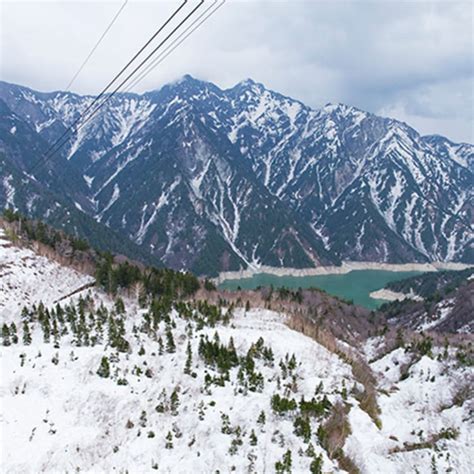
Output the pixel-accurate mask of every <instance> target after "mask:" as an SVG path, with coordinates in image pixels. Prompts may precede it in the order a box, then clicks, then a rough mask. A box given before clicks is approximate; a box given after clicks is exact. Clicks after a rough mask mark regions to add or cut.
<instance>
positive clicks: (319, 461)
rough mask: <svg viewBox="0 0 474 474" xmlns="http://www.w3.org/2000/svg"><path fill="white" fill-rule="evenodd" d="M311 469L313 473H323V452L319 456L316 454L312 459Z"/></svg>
mask: <svg viewBox="0 0 474 474" xmlns="http://www.w3.org/2000/svg"><path fill="white" fill-rule="evenodd" d="M309 471H310V472H311V474H322V472H323V458H322V457H321V454H320V455H319V456H315V457H314V459H313V460H312V461H311V464H310V466H309Z"/></svg>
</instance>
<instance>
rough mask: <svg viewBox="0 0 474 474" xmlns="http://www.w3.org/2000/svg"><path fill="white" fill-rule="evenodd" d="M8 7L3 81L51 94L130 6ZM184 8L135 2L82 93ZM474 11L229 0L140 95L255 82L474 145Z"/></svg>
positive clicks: (82, 83) (436, 5)
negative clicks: (194, 83)
mask: <svg viewBox="0 0 474 474" xmlns="http://www.w3.org/2000/svg"><path fill="white" fill-rule="evenodd" d="M193 1H194V2H195V0H189V3H192V2H193ZM207 1H209V0H206V2H207ZM0 3H1V10H0V13H1V57H0V65H1V79H2V80H6V81H9V82H14V83H18V84H22V85H27V86H29V87H31V88H33V89H37V90H43V91H50V90H57V89H64V88H65V87H66V85H67V84H68V82H69V80H70V79H71V77H72V76H73V75H74V73H75V72H76V70H77V68H78V67H79V66H80V64H81V63H82V61H83V60H84V59H85V57H86V56H87V54H88V53H89V51H90V49H91V48H92V46H93V45H94V44H95V43H96V41H97V39H98V37H99V36H100V35H101V34H102V32H103V31H104V29H105V28H106V26H107V25H108V24H109V22H110V21H111V19H112V17H113V16H114V14H115V13H116V12H117V10H118V9H119V7H120V5H121V3H123V2H120V1H102V2H98V1H91V0H88V1H86V0H84V1H80V2H79V1H70V0H67V1H66V0H58V1H54V2H51V1H39V0H35V1H28V2H26V1H22V0H14V1H8V0H0ZM178 4H179V2H178V1H174V2H171V1H160V0H155V1H143V0H142V1H140V0H129V1H128V3H127V5H126V6H125V8H124V10H123V11H122V13H121V15H120V17H119V18H118V20H117V22H116V23H115V25H114V26H113V28H112V29H111V30H110V32H109V34H108V35H107V36H106V38H105V39H104V41H103V42H102V44H101V45H100V46H99V48H98V49H97V51H96V53H95V54H94V56H93V57H92V59H91V61H90V62H89V63H88V64H87V66H86V68H85V69H84V70H83V72H82V73H81V75H80V76H79V77H78V79H77V81H76V82H75V83H74V85H73V87H72V89H73V90H74V91H76V92H79V93H92V94H93V93H97V92H100V90H101V88H102V87H103V86H104V85H106V84H107V82H108V81H109V80H110V79H111V78H112V77H113V75H114V74H115V73H116V72H118V71H119V70H120V69H121V67H123V66H124V65H125V63H126V62H127V60H128V59H129V58H131V57H132V55H133V54H134V53H135V52H136V51H137V50H138V49H139V47H140V46H141V45H142V44H143V43H144V42H145V41H146V40H147V39H148V37H149V36H151V34H152V33H153V32H154V31H155V30H156V28H157V26H158V25H160V23H162V22H163V21H164V19H165V18H166V17H167V16H168V15H169V14H170V13H171V11H172V10H173V9H175V8H176V7H177V5H178ZM193 5H194V4H193ZM190 8H192V6H191V7H190ZM203 8H204V7H203ZM473 9H474V2H472V1H466V2H461V1H454V0H453V1H416V0H411V1H386V0H377V1H376V0H373V1H367V0H366V1H357V0H354V1H345V2H342V1H335V0H331V1H319V0H308V1H295V0H288V1H265V0H260V1H259V0H247V1H243V0H240V1H239V0H228V1H227V3H226V4H225V5H224V6H223V7H222V8H221V9H220V10H219V11H218V12H217V13H216V14H215V16H213V17H212V18H211V19H210V20H209V21H208V22H207V23H205V24H204V25H203V26H202V27H201V28H200V29H199V30H198V31H197V32H196V33H195V34H193V35H192V36H191V37H190V38H189V39H188V40H187V41H186V42H185V43H183V45H182V46H181V47H179V48H178V49H176V51H175V52H174V53H173V54H172V55H171V56H170V57H169V58H167V59H166V61H164V62H163V63H162V64H161V65H160V66H159V67H158V68H157V69H156V70H155V71H154V72H153V73H152V74H150V76H148V77H147V78H146V80H144V81H143V83H141V84H140V85H139V87H138V88H137V89H136V90H137V92H142V91H144V90H150V89H155V88H158V87H160V86H161V85H162V84H164V83H166V82H169V81H172V80H175V79H177V78H179V77H180V76H182V75H184V74H186V73H190V74H192V75H193V76H196V77H198V78H201V79H206V80H209V81H212V82H215V83H216V84H217V85H219V86H221V87H231V86H232V85H234V84H235V83H236V82H239V81H240V80H242V79H245V78H248V77H251V78H253V79H254V80H256V81H258V82H262V83H264V84H265V85H266V86H267V87H269V88H271V89H274V90H277V91H279V92H282V93H284V94H286V95H289V96H292V97H294V98H297V99H300V100H302V101H303V102H305V103H307V104H308V105H311V106H313V107H319V106H321V105H324V104H326V103H328V102H343V103H347V104H350V105H354V106H357V107H359V108H361V109H364V110H368V111H370V112H374V113H378V114H382V115H386V116H391V117H395V118H398V119H401V120H404V121H406V122H407V123H409V124H410V125H412V126H414V127H415V128H417V129H418V130H419V131H420V132H421V133H426V134H427V133H439V134H443V135H446V136H448V137H449V138H451V139H453V140H457V141H468V142H471V143H474V132H473V128H474V123H473V117H474V110H473V108H474V105H473V104H474V99H473V96H474V89H473V88H474V65H473V59H472V58H473V56H474V37H473V35H474V32H473V26H472V25H473V16H474V15H473Z"/></svg>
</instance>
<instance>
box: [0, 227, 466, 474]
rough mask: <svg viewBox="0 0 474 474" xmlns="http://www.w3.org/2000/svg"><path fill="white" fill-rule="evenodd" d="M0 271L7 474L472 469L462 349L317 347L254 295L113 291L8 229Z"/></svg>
mask: <svg viewBox="0 0 474 474" xmlns="http://www.w3.org/2000/svg"><path fill="white" fill-rule="evenodd" d="M23 245H24V244H23ZM0 272H1V280H0V281H1V282H2V285H1V286H0V325H1V326H2V345H1V346H0V359H1V364H0V367H1V377H0V380H1V382H0V383H1V387H0V393H1V397H2V403H1V404H0V410H1V414H0V436H1V445H2V460H1V464H2V469H3V470H4V471H5V472H47V473H50V472H66V471H68V472H69V471H72V470H77V471H80V472H91V473H92V472H94V473H102V472H112V471H117V472H125V471H128V472H154V471H155V470H158V472H165V473H188V472H199V473H211V472H212V473H213V472H216V471H217V470H218V471H219V472H237V473H244V472H277V473H282V474H283V473H286V474H288V473H294V474H299V473H303V472H312V473H322V472H341V473H342V472H361V473H362V474H365V473H367V474H371V473H374V474H375V473H377V474H378V473H380V472H384V473H387V474H391V473H393V474H395V473H402V472H403V473H405V472H419V473H420V474H425V473H432V472H433V471H434V470H438V472H457V473H460V474H467V473H468V472H470V471H469V470H470V460H471V459H472V420H471V419H470V417H469V413H470V409H472V407H470V400H469V390H470V388H469V387H470V384H471V383H472V371H471V370H470V368H469V367H468V366H466V364H464V363H461V360H462V354H465V353H464V352H463V349H462V347H461V348H459V347H456V346H452V347H445V348H443V347H437V346H431V343H430V342H429V341H430V340H429V339H423V340H420V342H419V343H418V344H415V345H412V346H410V347H409V346H408V343H407V346H406V348H405V349H404V348H402V347H400V344H403V343H402V342H399V343H398V345H397V346H396V348H395V349H394V348H393V347H392V345H391V344H392V343H391V342H390V339H389V337H388V335H386V336H378V337H375V338H370V339H369V340H368V341H366V342H365V343H362V341H361V346H360V347H357V346H355V347H353V348H350V347H349V346H348V344H347V343H344V342H341V341H334V342H333V344H335V345H332V346H331V344H326V346H323V345H322V340H321V343H320V342H316V340H314V339H312V338H310V337H308V336H306V335H304V334H302V333H301V332H299V331H297V330H292V329H290V327H289V326H293V325H292V324H291V315H290V313H284V312H281V311H270V310H267V309H263V307H261V306H260V305H259V304H258V303H257V302H253V303H252V308H251V309H248V308H247V309H244V308H243V307H240V305H237V306H234V305H231V306H226V307H220V306H214V305H213V304H212V303H211V302H209V301H208V302H206V301H203V300H202V299H201V296H200V297H199V301H197V300H193V299H191V300H188V301H175V302H174V303H173V305H171V306H170V307H169V310H166V307H167V304H168V303H166V301H164V300H160V299H154V300H151V299H150V300H149V301H148V303H144V301H143V299H139V300H137V297H136V295H135V294H134V292H129V293H128V295H127V292H123V293H122V294H121V295H117V297H115V298H114V297H112V296H110V295H108V294H106V293H105V292H104V291H102V290H101V289H99V288H87V289H81V288H83V287H84V285H88V284H89V283H90V282H91V277H90V276H88V275H84V274H81V273H79V272H77V271H75V270H72V269H70V268H68V267H64V266H61V265H59V264H58V263H56V262H54V261H52V260H49V259H48V258H46V257H44V256H39V255H37V254H36V252H35V251H34V249H33V248H29V247H28V246H26V247H22V248H19V247H16V246H15V245H14V244H12V243H11V242H10V241H8V240H7V238H6V234H5V231H3V230H2V231H1V233H0ZM71 294H73V295H72V296H71ZM119 296H122V298H119ZM227 296H228V297H230V295H227ZM248 296H249V295H248ZM326 298H327V296H326ZM23 306H25V309H21V307H23ZM299 314H302V313H299ZM397 337H398V336H397ZM443 344H444V343H443ZM331 347H332V348H331ZM344 353H345V354H346V355H344ZM464 356H465V355H464ZM468 357H470V356H469V355H468ZM359 358H360V359H361V360H363V359H367V360H368V361H369V364H367V363H362V362H360V361H359V362H356V361H357V360H359ZM362 368H363V369H362ZM372 379H373V381H372ZM369 386H371V387H373V389H374V390H375V392H373V393H372V397H368V395H367V390H368V387H369ZM374 397H375V398H374Z"/></svg>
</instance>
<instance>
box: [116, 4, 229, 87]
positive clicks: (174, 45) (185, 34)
mask: <svg viewBox="0 0 474 474" xmlns="http://www.w3.org/2000/svg"><path fill="white" fill-rule="evenodd" d="M218 1H219V0H215V1H214V2H213V3H212V5H210V6H209V7H208V8H207V9H206V10H204V11H203V12H202V13H201V15H199V17H198V18H196V19H195V20H194V21H193V23H192V24H191V25H189V26H188V27H187V28H186V29H185V30H184V31H183V32H182V33H181V34H180V35H179V36H178V37H177V38H176V39H175V40H174V41H173V42H172V43H171V44H170V45H168V46H167V47H166V48H165V49H164V50H163V51H162V52H161V53H160V54H159V55H158V56H157V57H156V58H155V59H154V60H153V61H152V62H151V63H150V64H149V65H148V66H147V67H146V68H145V70H144V71H142V72H141V73H140V74H139V76H138V77H137V78H136V79H134V80H133V81H132V83H131V84H130V85H128V86H127V88H126V90H125V91H124V92H130V91H131V90H132V89H133V88H134V87H136V86H137V85H138V84H139V83H140V82H142V81H143V79H145V77H147V76H148V75H149V74H150V73H151V72H152V71H154V70H155V69H156V68H157V67H158V65H159V64H161V63H162V62H163V61H164V60H165V59H166V58H167V57H168V56H169V55H170V54H171V53H172V52H173V51H174V50H175V49H176V48H178V47H179V46H180V45H181V44H182V43H183V42H184V41H185V40H186V39H187V38H188V37H189V36H191V35H192V34H193V33H194V32H195V31H196V30H197V29H198V28H199V27H200V26H201V25H202V24H204V23H205V22H206V21H207V20H208V19H209V18H210V17H211V16H212V15H214V13H216V12H217V10H219V8H221V7H222V6H223V5H224V4H225V2H226V0H222V2H221V3H220V4H219V5H218V6H217V7H216V8H214V7H215V5H216V3H217V2H218ZM212 8H214V10H212V11H211V12H210V13H209V14H208V15H207V16H206V17H205V18H203V17H204V16H205V15H206V13H208V12H209V11H210V10H211V9H212ZM201 18H203V19H202V20H201V21H200V22H199V20H200V19H201ZM198 22H199V23H198ZM196 23H198V24H197V25H196ZM194 25H196V26H194ZM193 26H194V28H193ZM189 30H191V31H189Z"/></svg>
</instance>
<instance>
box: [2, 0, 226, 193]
mask: <svg viewBox="0 0 474 474" xmlns="http://www.w3.org/2000/svg"><path fill="white" fill-rule="evenodd" d="M127 1H128V0H127ZM217 1H218V0H215V1H214V2H213V4H212V5H211V6H210V7H208V8H207V9H206V10H205V11H204V12H203V13H202V14H201V15H199V17H198V18H197V19H195V20H194V21H193V22H192V23H191V24H190V25H189V26H188V27H186V29H185V30H184V31H183V32H181V33H180V34H179V36H178V38H176V39H175V40H174V41H172V43H171V44H170V45H169V46H168V47H166V48H165V50H164V51H163V52H162V53H161V54H159V56H158V57H157V58H155V60H154V61H153V62H152V64H150V65H148V66H147V67H146V70H145V71H144V72H143V73H142V74H140V76H139V78H138V80H137V81H136V83H135V82H134V85H136V84H138V82H141V81H142V80H143V79H144V78H145V77H146V76H147V75H148V74H149V73H150V72H152V70H154V69H155V68H156V67H157V66H158V65H159V64H160V63H161V62H162V61H164V59H166V57H168V56H169V55H170V54H171V53H172V52H173V51H174V50H175V49H176V48H177V47H179V45H181V44H182V43H183V42H184V41H185V40H186V39H187V38H188V37H189V36H190V35H191V34H192V33H193V32H194V31H196V30H197V29H198V28H199V27H200V26H201V25H202V24H203V23H204V22H205V21H207V19H209V18H210V17H211V16H212V15H213V14H214V13H215V12H216V11H217V10H218V9H219V8H221V7H222V6H223V5H224V3H225V2H226V0H223V1H222V3H221V4H219V5H218V6H217V7H216V8H214V10H212V11H211V9H212V8H213V7H214V6H215V4H216V2H217ZM187 2H188V0H183V3H182V4H181V5H180V6H179V7H178V8H177V9H176V10H175V11H174V12H173V13H172V15H171V16H170V17H169V18H168V19H167V20H166V21H165V23H164V24H163V25H162V26H161V27H160V28H159V29H158V30H157V31H156V32H155V33H154V34H153V35H152V36H151V37H150V38H149V39H148V41H147V42H146V43H145V45H143V46H142V47H141V48H140V50H139V51H138V52H137V53H136V54H135V55H134V56H133V58H132V59H131V60H130V61H128V63H127V64H126V65H125V66H124V67H123V68H122V70H121V71H120V72H119V73H118V74H116V76H115V77H114V78H113V79H112V81H110V82H109V83H108V84H107V86H106V87H105V88H104V89H103V90H102V92H101V93H100V94H99V95H98V96H97V97H96V98H95V99H94V100H93V102H92V103H91V104H90V105H89V106H88V107H87V108H86V110H85V111H84V112H83V113H82V114H81V115H80V117H79V118H78V119H76V120H75V121H74V123H73V124H72V125H71V126H69V127H68V129H67V130H66V131H65V132H64V133H63V134H62V136H61V137H60V138H59V139H58V140H56V141H55V143H53V145H52V146H50V147H49V149H48V150H47V151H46V152H45V153H43V155H42V156H41V158H40V160H38V161H37V162H36V163H35V164H34V165H33V167H32V168H31V169H30V170H29V173H32V172H33V171H34V170H35V169H36V167H37V166H38V165H39V164H40V163H41V161H42V160H43V158H46V160H47V159H49V158H51V156H53V155H54V153H56V152H57V151H58V150H59V149H60V148H61V147H62V146H64V144H65V143H66V142H65V141H63V138H64V137H65V135H66V134H67V133H69V132H70V131H72V130H78V129H80V128H82V127H83V126H84V125H85V124H86V123H87V122H88V121H89V120H90V119H92V118H93V116H94V115H95V114H96V113H97V112H98V111H99V110H100V109H101V108H102V107H103V106H104V105H105V103H106V102H107V101H108V100H110V99H111V98H112V97H113V96H114V95H115V94H116V93H117V92H118V91H119V89H120V88H121V87H122V86H124V85H125V84H126V83H127V82H128V81H129V80H130V79H132V78H133V76H134V75H135V74H136V73H138V72H139V71H140V69H141V68H142V67H143V66H145V64H146V63H147V62H148V61H149V60H150V59H151V58H152V57H153V56H154V55H155V53H156V52H158V51H159V49H160V48H161V47H162V46H163V45H164V44H165V43H166V42H167V41H168V40H169V39H170V38H171V37H172V36H173V35H174V34H175V33H176V32H177V31H178V30H179V29H180V28H181V27H182V26H183V25H184V24H185V23H186V22H187V20H188V19H189V18H191V17H192V16H193V15H194V14H195V13H196V11H197V10H198V9H199V8H200V7H201V6H202V5H203V4H204V0H200V2H199V4H198V5H197V6H196V7H194V8H193V10H192V11H191V12H190V13H189V14H188V15H187V16H186V17H185V18H184V20H182V21H181V22H180V23H179V24H178V26H176V27H175V28H174V29H173V30H172V32H171V33H170V34H168V36H167V37H166V38H165V39H164V40H163V41H162V42H161V43H160V44H159V45H158V46H157V47H155V48H154V49H153V51H152V52H151V53H150V54H149V55H148V56H147V57H146V58H145V59H144V60H143V61H142V62H141V63H140V64H139V65H138V66H137V67H136V68H135V69H134V70H133V71H132V72H131V73H130V74H129V75H128V76H127V77H126V78H125V80H123V81H122V82H121V83H120V85H119V86H118V87H116V88H115V90H114V91H113V92H112V93H110V94H107V95H106V93H107V91H108V90H109V89H110V87H111V86H112V85H113V84H114V83H115V82H116V81H117V79H118V78H119V77H120V76H121V75H122V74H123V73H124V72H125V71H126V70H127V69H128V67H129V66H130V65H131V64H132V63H133V62H134V61H135V60H136V59H137V57H138V56H139V55H140V54H141V53H142V52H143V51H144V50H145V49H146V47H147V46H148V45H149V44H150V43H151V42H152V41H153V40H154V39H155V38H156V37H157V36H158V34H159V33H160V32H161V31H163V29H164V28H165V27H166V26H167V25H168V24H169V23H170V22H171V21H172V20H173V18H175V17H176V15H177V14H178V13H179V12H180V11H181V10H182V9H183V7H184V6H185V5H186V3H187ZM126 3H127V2H125V4H126ZM125 4H124V5H123V6H122V7H124V6H125ZM120 11H121V10H120ZM120 11H119V13H120ZM208 12H210V13H209V14H208V15H207V16H206V14H207V13H208ZM117 16H118V14H117V15H116V17H115V20H116V18H117ZM203 17H204V18H203ZM201 19H202V20H201ZM200 20H201V21H200ZM198 22H199V23H198ZM109 29H110V28H109ZM104 95H106V96H105V98H104V100H103V101H102V102H101V103H100V104H99V105H98V106H97V107H96V108H95V109H94V110H93V111H92V112H91V113H90V114H89V115H88V116H87V117H86V120H85V121H84V122H83V123H80V122H81V121H82V120H83V119H84V115H85V114H86V113H87V112H88V111H89V110H90V109H91V108H92V107H93V106H94V105H95V104H96V103H97V102H98V101H99V100H100V98H102V97H104ZM76 125H79V126H78V127H76ZM60 141H62V143H61V144H60V146H59V148H56V146H57V144H58V143H59V142H60ZM66 141H67V139H66ZM54 148H56V149H54ZM51 151H52V153H51ZM7 199H8V197H7Z"/></svg>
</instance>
